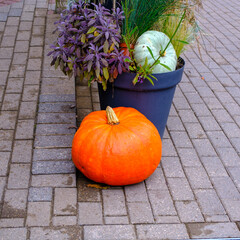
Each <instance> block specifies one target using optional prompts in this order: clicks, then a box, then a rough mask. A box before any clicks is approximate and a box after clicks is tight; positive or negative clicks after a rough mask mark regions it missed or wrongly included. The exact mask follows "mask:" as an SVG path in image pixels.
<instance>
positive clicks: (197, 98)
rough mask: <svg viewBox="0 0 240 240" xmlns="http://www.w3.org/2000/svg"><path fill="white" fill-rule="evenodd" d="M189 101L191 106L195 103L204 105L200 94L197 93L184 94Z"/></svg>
mask: <svg viewBox="0 0 240 240" xmlns="http://www.w3.org/2000/svg"><path fill="white" fill-rule="evenodd" d="M184 94H185V96H186V98H187V100H188V101H189V103H190V105H191V104H193V103H196V104H198V103H201V104H202V103H203V100H202V98H201V97H200V96H199V94H198V93H197V92H196V91H195V92H184Z"/></svg>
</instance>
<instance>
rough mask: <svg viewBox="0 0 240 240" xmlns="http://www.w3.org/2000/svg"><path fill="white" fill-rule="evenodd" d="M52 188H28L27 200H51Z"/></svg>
mask: <svg viewBox="0 0 240 240" xmlns="http://www.w3.org/2000/svg"><path fill="white" fill-rule="evenodd" d="M52 195H53V190H52V188H50V187H42V188H34V187H31V188H29V195H28V201H29V202H51V201H52Z"/></svg>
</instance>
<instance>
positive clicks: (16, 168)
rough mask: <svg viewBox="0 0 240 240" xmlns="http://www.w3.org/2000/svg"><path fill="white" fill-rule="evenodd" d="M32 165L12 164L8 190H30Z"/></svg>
mask: <svg viewBox="0 0 240 240" xmlns="http://www.w3.org/2000/svg"><path fill="white" fill-rule="evenodd" d="M29 179H30V164H11V168H10V173H9V177H8V188H9V189H14V188H28V183H29Z"/></svg>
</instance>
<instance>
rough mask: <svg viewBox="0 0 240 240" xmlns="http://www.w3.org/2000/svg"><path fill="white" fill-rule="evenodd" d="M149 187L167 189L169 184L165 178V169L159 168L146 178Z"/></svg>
mask: <svg viewBox="0 0 240 240" xmlns="http://www.w3.org/2000/svg"><path fill="white" fill-rule="evenodd" d="M145 183H146V187H147V189H151V190H154V189H162V190H166V189H167V185H166V181H165V179H164V175H163V171H162V169H161V168H157V169H156V170H155V171H154V173H153V174H152V175H151V176H150V177H149V178H147V179H146V180H145Z"/></svg>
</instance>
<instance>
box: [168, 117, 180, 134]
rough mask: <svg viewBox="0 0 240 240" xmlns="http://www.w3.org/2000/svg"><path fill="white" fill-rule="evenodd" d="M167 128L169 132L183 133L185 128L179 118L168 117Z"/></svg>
mask: <svg viewBox="0 0 240 240" xmlns="http://www.w3.org/2000/svg"><path fill="white" fill-rule="evenodd" d="M167 127H168V130H169V131H183V130H184V127H183V124H182V122H181V120H180V118H179V117H172V116H169V117H168V121H167Z"/></svg>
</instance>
